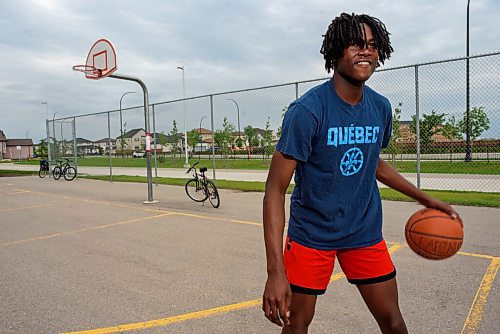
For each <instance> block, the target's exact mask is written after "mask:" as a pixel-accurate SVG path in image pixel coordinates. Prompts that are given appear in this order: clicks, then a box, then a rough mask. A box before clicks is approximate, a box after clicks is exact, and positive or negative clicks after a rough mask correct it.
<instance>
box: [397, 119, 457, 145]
mask: <svg viewBox="0 0 500 334" xmlns="http://www.w3.org/2000/svg"><path fill="white" fill-rule="evenodd" d="M410 124H411V121H399V132H400V135H401V137H400V138H399V139H398V140H397V142H398V143H414V142H415V141H416V139H417V136H416V135H415V134H414V133H413V132H411V128H410ZM431 138H432V141H433V142H448V141H450V140H449V139H448V138H446V137H445V136H443V135H442V134H440V133H436V134H435V135H433V136H432V137H431Z"/></svg>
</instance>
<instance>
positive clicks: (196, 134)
mask: <svg viewBox="0 0 500 334" xmlns="http://www.w3.org/2000/svg"><path fill="white" fill-rule="evenodd" d="M187 137H188V139H187V140H188V145H189V146H190V147H192V148H193V149H194V147H195V146H196V144H198V143H199V142H201V135H200V130H199V129H194V130H191V131H188V133H187Z"/></svg>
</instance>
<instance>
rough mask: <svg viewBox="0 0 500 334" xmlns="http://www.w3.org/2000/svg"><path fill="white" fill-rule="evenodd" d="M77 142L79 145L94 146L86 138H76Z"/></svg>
mask: <svg viewBox="0 0 500 334" xmlns="http://www.w3.org/2000/svg"><path fill="white" fill-rule="evenodd" d="M75 141H76V143H77V144H92V141H90V140H88V139H85V138H76V139H75Z"/></svg>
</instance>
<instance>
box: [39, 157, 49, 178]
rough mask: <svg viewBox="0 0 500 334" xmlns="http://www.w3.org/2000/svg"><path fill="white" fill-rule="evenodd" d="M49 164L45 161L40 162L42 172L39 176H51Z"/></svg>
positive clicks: (40, 171)
mask: <svg viewBox="0 0 500 334" xmlns="http://www.w3.org/2000/svg"><path fill="white" fill-rule="evenodd" d="M49 171H50V169H49V162H48V161H47V160H45V159H42V160H40V170H39V171H38V176H40V177H41V178H44V177H45V176H47V174H49Z"/></svg>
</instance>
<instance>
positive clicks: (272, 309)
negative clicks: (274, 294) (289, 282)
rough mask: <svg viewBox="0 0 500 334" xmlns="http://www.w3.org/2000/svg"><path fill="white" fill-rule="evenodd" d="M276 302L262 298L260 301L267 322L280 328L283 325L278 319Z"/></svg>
mask: <svg viewBox="0 0 500 334" xmlns="http://www.w3.org/2000/svg"><path fill="white" fill-rule="evenodd" d="M277 304H278V303H277V302H276V301H275V300H270V299H268V298H266V297H264V298H263V301H262V310H263V311H264V314H265V316H266V318H267V319H269V321H271V322H272V323H274V324H276V325H278V326H280V327H282V326H283V323H282V321H281V319H280V313H279V310H278V306H277Z"/></svg>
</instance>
